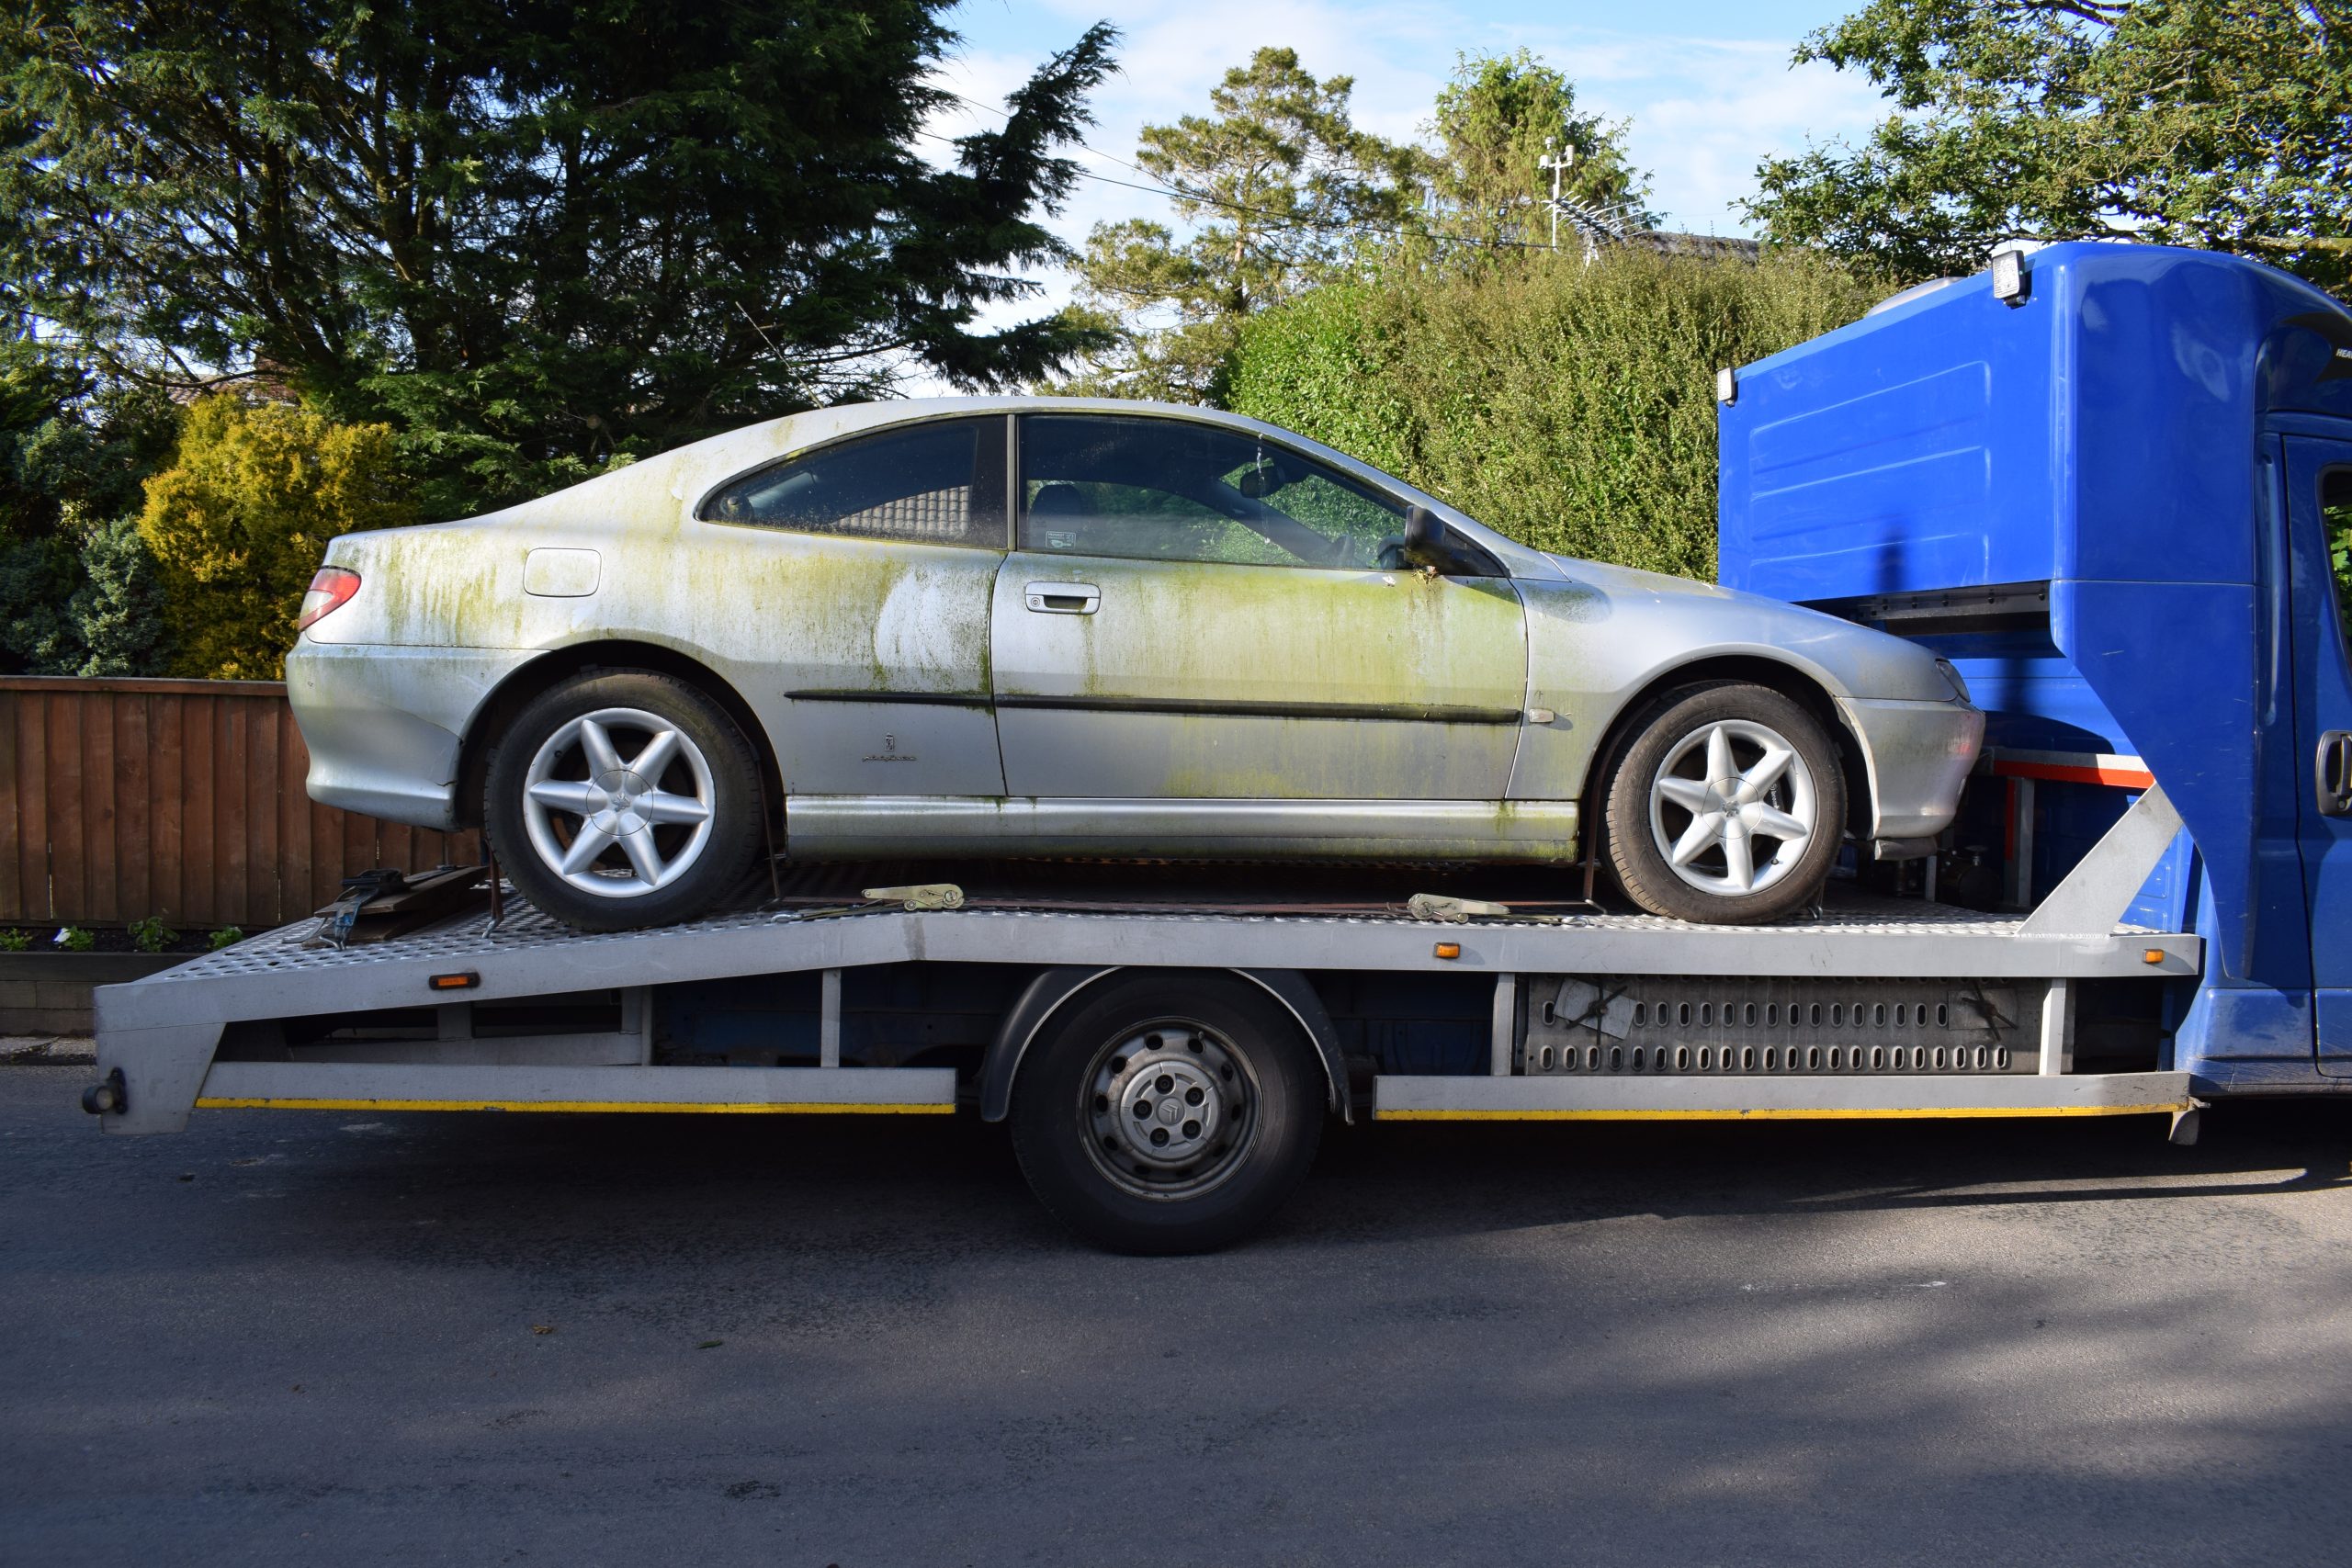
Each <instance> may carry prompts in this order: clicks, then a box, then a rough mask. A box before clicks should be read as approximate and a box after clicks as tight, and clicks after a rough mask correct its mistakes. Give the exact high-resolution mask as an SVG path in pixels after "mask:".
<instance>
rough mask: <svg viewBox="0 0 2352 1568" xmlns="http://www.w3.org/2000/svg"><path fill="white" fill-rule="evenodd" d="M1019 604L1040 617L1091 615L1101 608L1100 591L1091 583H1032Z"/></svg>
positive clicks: (1023, 592) (1101, 594)
mask: <svg viewBox="0 0 2352 1568" xmlns="http://www.w3.org/2000/svg"><path fill="white" fill-rule="evenodd" d="M1021 602H1022V603H1023V604H1026V605H1028V606H1029V608H1031V609H1032V610H1035V612H1036V613H1037V614H1039V615H1092V614H1094V612H1095V611H1097V610H1099V609H1101V608H1102V607H1103V590H1101V589H1100V588H1097V587H1095V586H1094V585H1093V584H1092V583H1091V582H1033V583H1031V584H1030V585H1029V586H1028V587H1026V588H1024V589H1023V590H1022V591H1021Z"/></svg>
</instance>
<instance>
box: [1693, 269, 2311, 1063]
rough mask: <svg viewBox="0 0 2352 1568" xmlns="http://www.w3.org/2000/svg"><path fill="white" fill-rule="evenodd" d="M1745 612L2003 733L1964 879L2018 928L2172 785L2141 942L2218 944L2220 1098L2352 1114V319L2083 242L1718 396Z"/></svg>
mask: <svg viewBox="0 0 2352 1568" xmlns="http://www.w3.org/2000/svg"><path fill="white" fill-rule="evenodd" d="M1718 400H1719V402H1720V404H1721V408H1720V431H1721V458H1720V462H1721V480H1722V483H1721V502H1720V505H1721V513H1720V530H1721V533H1720V543H1721V575H1722V580H1723V581H1724V584H1725V585H1726V586H1728V587H1733V588H1742V589H1748V590H1752V591H1754V592H1761V593H1768V594H1771V595H1773V596H1775V597H1777V598H1781V599H1787V600H1792V601H1795V602H1797V603H1800V604H1810V605H1813V606H1815V607H1816V608H1820V609H1825V610H1827V611H1830V612H1831V613H1833V614H1838V615H1844V616H1847V617H1849V618H1850V619H1853V620H1856V621H1859V622H1862V623H1865V624H1869V625H1873V626H1881V627H1883V629H1886V630H1888V631H1892V632H1895V633H1898V634H1901V635H1904V636H1907V637H1914V638H1916V639H1917V640H1919V641H1921V642H1923V643H1926V644H1928V646H1930V647H1932V648H1934V649H1935V650H1936V651H1937V652H1939V653H1940V654H1942V655H1943V656H1945V657H1946V658H1949V659H1951V660H1952V661H1953V662H1954V664H1955V665H1957V666H1958V668H1959V669H1960V671H1962V674H1963V675H1964V676H1965V678H1966V679H1967V681H1968V682H1969V685H1970V687H1971V689H1972V691H1973V695H1974V697H1975V700H1976V702H1977V704H1978V705H1980V706H1981V707H1983V708H1985V710H1986V713H1987V715H1988V722H1987V730H1986V737H1985V739H1986V758H1987V761H1986V762H1985V763H1984V764H1982V765H1981V766H1980V774H1979V776H1978V777H1976V778H1974V779H1973V780H1972V781H1971V785H1970V790H1969V794H1968V797H1967V800H1966V802H1965V804H1964V806H1963V812H1962V820H1961V823H1960V825H1959V827H1958V828H1957V829H1956V831H1955V835H1954V839H1953V841H1952V843H1951V847H1950V848H1949V849H1948V850H1946V851H1945V852H1944V853H1943V855H1942V856H1941V858H1940V860H1939V866H1940V867H1941V868H1942V870H1943V872H1944V882H1945V886H1946V887H1947V888H1951V887H1954V886H1974V887H1975V888H1976V889H1977V890H1978V891H1979V892H1981V893H1985V894H1987V895H1989V898H1988V901H1989V899H1990V898H1998V899H2006V901H2007V903H2008V904H2009V905H2010V906H2011V907H2019V906H2024V905H2030V903H2031V901H2032V899H2033V897H2034V896H2035V894H2036V893H2038V892H2039V891H2041V890H2044V889H2047V888H2048V887H2050V886H2054V885H2055V883H2056V882H2057V880H2058V879H2059V878H2060V877H2061V876H2063V875H2064V874H2065V872H2066V871H2067V870H2069V869H2070V868H2071V867H2072V865H2073V864H2074V863H2075V861H2076V860H2078V859H2079V858H2080V857H2081V855H2082V854H2083V853H2084V852H2086V850H2087V849H2088V847H2089V846H2090V844H2091V843H2092V842H2094V841H2095V840H2097V839H2098V837H2099V835H2100V833H2101V832H2103V831H2104V830H2105V829H2106V828H2107V827H2108V826H2109V825H2110V824H2111V823H2112V822H2113V821H2114V820H2115V819H2116V818H2118V817H2120V815H2121V813H2122V811H2123V810H2124V808H2125V807H2126V805H2127V804H2128V803H2129V802H2130V801H2131V799H2133V798H2135V797H2136V793H2137V792H2138V791H2140V790H2143V789H2145V788H2146V787H2148V785H2149V784H2150V783H2151V782H2153V783H2154V784H2156V785H2158V786H2160V787H2161V788H2162V789H2163V790H2164V791H2165V795H2167V796H2168V798H2169V799H2170V800H2171V801H2172V803H2173V805H2174V806H2175V807H2176V808H2177V811H2178V812H2179V816H2180V819H2181V821H2182V823H2183V829H2182V831H2181V833H2180V835H2179V837H2178V839H2177V840H2176V842H2175V844H2174V847H2173V849H2172V851H2171V852H2170V853H2168V854H2167V855H2166V856H2165V859H2164V861H2163V862H2162V863H2161V864H2160V865H2159V867H2158V869H2157V870H2156V872H2155V873H2154V875H2152V876H2151V877H2150V879H2149V881H2148V883H2147V885H2146V886H2144V887H2143V889H2142V892H2141V894H2140V897H2139V899H2138V901H2137V902H2136V904H2135V905H2134V907H2133V909H2132V912H2131V916H2130V917H2129V918H2130V919H2131V921H2132V922H2133V923H2136V924H2142V925H2145V926H2148V927H2151V928H2153V929H2156V930H2162V931H2194V932H2196V933H2197V934H2199V935H2200V936H2202V937H2203V938H2204V939H2205V951H2206V954H2207V958H2206V964H2205V973H2204V975H2203V976H2201V977H2200V978H2199V979H2197V980H2194V981H2188V980H2184V981H2181V982H2177V983H2176V986H2175V988H2174V994H2172V995H2170V996H2169V997H2168V998H2166V999H2165V1016H2164V1018H2163V1019H2162V1021H2161V1029H2162V1035H2163V1038H2164V1040H2165V1050H2166V1051H2167V1052H2168V1054H2169V1058H2170V1059H2169V1060H2168V1061H2166V1062H2165V1063H2163V1064H2162V1065H2163V1066H2167V1067H2170V1068H2174V1069H2177V1070H2184V1071H2187V1072H2188V1073H2190V1074H2191V1075H2192V1082H2193V1083H2194V1084H2195V1085H2196V1086H2197V1089H2198V1090H2199V1092H2200V1093H2205V1094H2213V1095H2222V1094H2229V1093H2250V1092H2251V1093H2281V1092H2297V1091H2306V1090H2309V1091H2324V1090H2327V1089H2334V1088H2346V1089H2352V660H2347V654H2346V649H2347V630H2352V626H2347V620H2346V609H2347V606H2352V564H2347V560H2346V542H2347V538H2352V313H2347V312H2346V309H2345V307H2344V306H2343V305H2341V304H2339V303H2338V302H2337V301H2336V300H2335V299H2332V298H2330V297H2329V296H2328V295H2326V294H2324V293H2322V292H2321V291H2319V290H2318V289H2315V288H2312V287H2311V286H2310V285H2308V284H2306V283H2303V282H2301V281H2300V280H2298V279H2296V278H2293V277H2290V276H2287V275H2285V274H2283V273H2280V272H2278V271H2275V270H2273V269H2271V268H2269V267H2266V266H2262V265H2257V264H2255V263H2252V262H2248V261H2245V260H2241V259H2238V258H2235V257H2231V256H2225V255H2220V254H2213V253H2210V252H2203V251H2188V250H2177V249H2171V248H2165V247H2158V246H2151V245H2139V244H2125V243H2068V244H2059V245H2052V246H2048V247H2044V248H2041V249H2039V250H2033V251H2030V252H2025V251H2018V252H2012V253H2011V254H2008V255H2007V256H2003V257H1998V258H1996V265H1995V267H1994V268H1993V269H1992V270H1991V271H1989V272H1987V273H1985V274H1983V275H1980V276H1975V277H1971V278H1962V279H1952V280H1946V281H1943V282H1940V283H1938V284H1930V285H1927V286H1925V287H1923V288H1917V289H1913V290H1910V291H1908V292H1906V293H1905V294H1902V295H1898V296H1896V297H1895V298H1894V299H1890V300H1888V301H1886V302H1885V303H1884V304H1883V305H1881V306H1880V307H1879V308H1878V309H1876V310H1873V311H1872V312H1871V314H1870V315H1869V316H1867V317H1865V318H1864V319H1863V320H1861V321H1857V322H1855V323H1854V324H1852V325H1851V326H1848V327H1845V328H1843V329H1841V330H1839V331H1837V332H1834V333H1828V334H1826V336H1823V337H1820V338H1817V339H1815V340H1814V341H1812V342H1809V343H1805V344H1799V345H1798V346H1796V347H1794V348H1792V349H1790V350H1788V351H1786V352H1785V353H1781V354H1776V355H1772V356H1771V357H1770V358H1768V359H1765V360H1762V361H1760V362H1758V363H1757V364H1755V365H1751V366H1747V367H1743V368H1742V369H1740V370H1739V371H1737V372H1736V375H1735V376H1733V377H1732V378H1728V379H1727V380H1726V381H1725V382H1724V383H1723V384H1722V385H1720V386H1719V388H1718Z"/></svg>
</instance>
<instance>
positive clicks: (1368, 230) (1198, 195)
mask: <svg viewBox="0 0 2352 1568" xmlns="http://www.w3.org/2000/svg"><path fill="white" fill-rule="evenodd" d="M952 96H956V97H957V98H959V99H962V101H963V102H966V103H970V102H971V100H970V99H968V98H964V97H963V95H961V94H955V95H952ZM915 134H916V135H917V136H922V137H926V138H928V139H929V140H931V141H944V142H946V143H947V144H948V145H950V146H953V145H955V143H956V138H955V137H952V136H942V135H940V134H939V133H938V132H937V131H933V130H918V131H916V132H915ZM1077 145H1078V147H1079V148H1080V150H1081V151H1083V152H1091V153H1093V154H1094V155H1095V156H1096V157H1098V158H1110V159H1111V162H1113V163H1114V164H1122V165H1124V166H1125V167H1126V168H1130V169H1135V170H1136V173H1137V174H1139V175H1145V176H1146V177H1148V178H1156V176H1153V175H1152V174H1151V171H1150V170H1148V169H1142V168H1136V165H1135V164H1129V163H1127V161H1126V160H1125V159H1124V158H1114V157H1112V155H1111V154H1110V153H1108V152H1103V151H1102V150H1101V149H1099V148H1095V147H1089V146H1087V144H1086V143H1085V142H1083V141H1080V142H1079V143H1077ZM1072 173H1074V174H1076V175H1078V177H1079V178H1080V179H1082V180H1092V181H1094V182H1095V183H1096V184H1097V185H1106V186H1118V187H1119V188H1120V189H1122V190H1138V191H1141V192H1143V193H1144V194H1145V195H1146V196H1157V197H1166V198H1167V199H1168V200H1170V201H1191V202H1197V203H1199V204H1200V205H1201V206H1204V207H1215V208H1220V209H1223V210H1225V211H1227V212H1246V213H1249V214H1250V215H1251V216H1253V217H1257V218H1263V219H1265V220H1268V221H1269V222H1272V223H1273V224H1275V225H1277V226H1278V227H1281V228H1285V229H1316V230H1321V231H1326V232H1330V233H1351V234H1380V235H1385V236H1387V237H1389V238H1391V239H1422V240H1435V241H1438V242H1440V243H1445V244H1452V245H1474V246H1477V247H1480V248H1482V249H1487V250H1512V251H1548V250H1550V249H1552V248H1553V247H1552V246H1550V245H1546V244H1541V243H1536V242H1533V241H1529V240H1489V239H1482V238H1480V237H1479V236H1477V235H1475V234H1449V233H1446V232H1444V231H1442V230H1436V229H1405V228H1398V227H1397V226H1395V225H1392V224H1385V223H1366V222H1363V221H1362V220H1343V219H1325V218H1302V217H1300V216H1299V215H1297V214H1296V213H1292V212H1277V211H1275V210H1274V209H1272V208H1270V207H1252V206H1250V204H1249V203H1247V202H1242V201H1233V200H1230V199H1228V198H1227V197H1221V196H1212V195H1210V194H1209V193H1208V192H1206V191H1196V190H1186V189H1185V188H1184V187H1183V186H1174V185H1167V184H1164V183H1163V184H1156V185H1148V186H1145V185H1137V184H1136V183H1135V182H1134V181H1133V180H1119V179H1113V178H1112V177H1111V176H1110V175H1098V174H1096V173H1095V172H1094V171H1093V170H1091V169H1077V170H1073V171H1072Z"/></svg>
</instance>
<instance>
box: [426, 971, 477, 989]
mask: <svg viewBox="0 0 2352 1568" xmlns="http://www.w3.org/2000/svg"><path fill="white" fill-rule="evenodd" d="M425 984H426V985H428V986H430V987H433V988H434V989H435V990H436V991H470V990H472V989H473V988H474V987H476V986H479V985H481V976H480V975H478V974H476V973H475V972H474V971H472V970H470V969H460V970H458V972H457V973H456V974H454V975H435V976H433V977H432V978H431V979H429V980H427V981H425Z"/></svg>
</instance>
